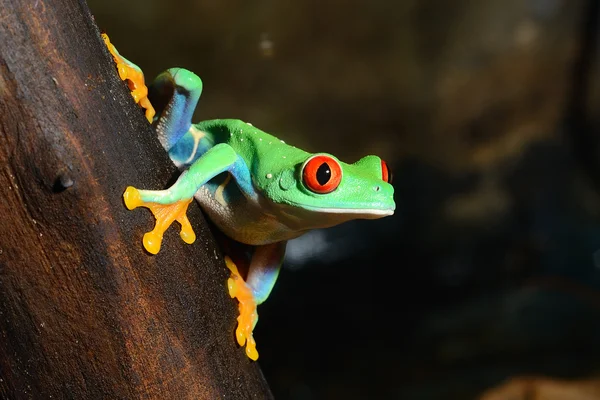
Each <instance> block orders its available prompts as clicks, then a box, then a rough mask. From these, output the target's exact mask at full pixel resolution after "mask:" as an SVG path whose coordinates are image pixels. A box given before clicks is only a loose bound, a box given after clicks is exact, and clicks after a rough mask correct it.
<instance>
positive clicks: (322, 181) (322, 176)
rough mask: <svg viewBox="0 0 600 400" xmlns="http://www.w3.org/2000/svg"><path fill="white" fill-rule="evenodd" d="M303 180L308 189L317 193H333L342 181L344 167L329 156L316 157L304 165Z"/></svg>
mask: <svg viewBox="0 0 600 400" xmlns="http://www.w3.org/2000/svg"><path fill="white" fill-rule="evenodd" d="M302 179H303V180H304V184H305V185H306V187H307V188H309V189H310V190H311V191H313V192H315V193H319V194H325V193H331V192H333V191H334V190H335V189H337V187H338V186H339V184H340V182H341V180H342V167H340V164H339V163H338V162H337V161H336V160H334V159H333V158H331V157H329V156H325V155H319V156H314V157H313V158H311V159H310V160H308V161H307V162H306V164H304V169H303V171H302Z"/></svg>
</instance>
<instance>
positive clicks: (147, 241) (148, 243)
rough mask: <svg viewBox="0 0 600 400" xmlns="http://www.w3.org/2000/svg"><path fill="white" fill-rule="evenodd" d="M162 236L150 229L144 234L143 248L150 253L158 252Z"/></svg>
mask: <svg viewBox="0 0 600 400" xmlns="http://www.w3.org/2000/svg"><path fill="white" fill-rule="evenodd" d="M162 239H163V236H162V235H161V234H159V233H157V232H154V231H151V232H146V233H145V234H144V239H143V242H144V248H145V249H146V250H147V251H148V253H150V254H158V252H159V251H160V245H161V244H162Z"/></svg>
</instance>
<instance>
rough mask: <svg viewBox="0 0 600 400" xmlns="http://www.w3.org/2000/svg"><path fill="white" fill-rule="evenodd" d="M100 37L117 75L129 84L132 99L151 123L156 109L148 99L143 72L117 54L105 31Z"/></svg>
mask: <svg viewBox="0 0 600 400" xmlns="http://www.w3.org/2000/svg"><path fill="white" fill-rule="evenodd" d="M102 39H103V40H104V44H106V47H107V48H108V51H109V52H110V54H111V55H112V56H113V60H114V61H115V64H116V65H117V71H118V72H119V77H120V78H121V80H122V81H125V80H126V81H127V86H129V90H130V91H131V95H132V96H133V100H134V101H135V102H136V103H137V104H139V105H140V106H141V107H142V108H144V109H145V110H146V111H145V115H146V119H147V120H148V122H150V123H152V120H153V119H154V115H155V114H156V111H154V107H152V104H150V100H148V87H146V83H145V81H144V73H143V72H142V70H141V69H139V67H138V66H137V65H135V64H133V63H132V62H130V61H129V60H127V59H126V58H125V57H123V56H121V54H119V52H118V51H117V48H116V47H115V46H114V45H113V44H112V43H111V42H110V39H109V38H108V35H107V34H106V33H103V34H102Z"/></svg>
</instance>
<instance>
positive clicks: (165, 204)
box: [123, 143, 257, 254]
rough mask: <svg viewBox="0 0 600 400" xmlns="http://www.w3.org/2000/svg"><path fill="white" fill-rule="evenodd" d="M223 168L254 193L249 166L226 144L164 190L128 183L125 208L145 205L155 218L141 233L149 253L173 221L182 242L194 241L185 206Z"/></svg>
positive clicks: (243, 188)
mask: <svg viewBox="0 0 600 400" xmlns="http://www.w3.org/2000/svg"><path fill="white" fill-rule="evenodd" d="M225 171H228V172H229V173H230V174H231V175H232V176H233V177H234V178H235V181H236V182H237V184H238V186H239V187H240V189H241V190H242V192H244V193H245V194H246V195H247V196H249V197H251V198H255V197H256V196H257V194H256V192H255V191H254V188H253V186H252V181H251V178H250V171H249V170H248V167H247V166H246V164H245V163H244V161H243V160H242V159H241V158H240V157H239V156H238V155H237V153H236V152H235V151H234V150H233V148H232V147H231V146H229V145H228V144H225V143H220V144H218V145H216V146H215V147H213V148H211V149H210V150H208V151H207V152H206V153H205V154H204V155H202V156H201V157H200V158H199V159H198V160H196V161H195V162H194V163H193V164H192V165H191V167H190V168H189V169H188V170H186V171H184V172H183V174H181V176H180V177H179V179H177V182H175V183H174V184H173V186H171V187H170V188H168V189H166V190H138V189H136V188H134V187H133V186H129V187H128V188H127V190H126V191H125V193H124V194H123V198H124V199H125V205H126V206H127V208H129V209H130V210H133V209H134V208H137V207H147V208H149V209H150V211H152V213H153V214H154V216H155V218H156V224H155V226H154V229H153V230H152V231H151V232H147V233H146V234H145V235H144V247H145V248H146V250H148V251H149V252H150V253H152V254H156V253H158V251H159V250H160V245H161V242H162V237H163V233H164V232H165V230H166V229H167V228H168V227H169V226H170V225H171V224H172V223H173V221H177V222H179V223H180V224H181V233H180V235H181V238H182V239H183V241H185V242H186V243H193V242H194V241H195V240H196V235H195V234H194V231H193V230H192V227H191V225H190V222H189V220H188V219H187V216H186V212H187V206H188V205H189V203H190V202H191V201H192V199H193V198H194V194H195V193H196V192H197V191H198V189H200V187H201V186H202V185H204V184H205V183H206V182H208V181H209V180H210V179H212V178H214V177H215V176H217V175H218V174H220V173H222V172H225Z"/></svg>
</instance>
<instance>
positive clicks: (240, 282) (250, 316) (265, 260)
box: [225, 241, 286, 360]
mask: <svg viewBox="0 0 600 400" xmlns="http://www.w3.org/2000/svg"><path fill="white" fill-rule="evenodd" d="M285 246H286V242H285V241H283V242H278V243H272V244H267V245H263V246H258V247H256V249H255V251H254V254H253V255H252V259H251V261H250V267H249V270H248V277H247V278H246V281H244V279H243V278H242V277H241V275H240V273H239V272H238V269H237V267H236V265H235V264H234V263H233V261H231V259H230V258H229V257H225V264H226V265H227V268H229V270H230V271H231V277H230V278H229V280H228V281H227V286H228V287H229V295H230V296H231V297H232V298H233V297H235V298H237V300H238V302H239V305H238V310H239V312H240V315H239V316H238V319H237V320H238V326H237V328H236V330H235V337H236V339H237V342H238V344H239V345H240V346H243V345H244V344H245V345H246V355H247V356H248V357H249V358H250V359H252V360H256V359H258V351H257V350H256V342H255V341H254V337H253V335H252V331H253V330H254V327H255V326H256V323H257V322H258V313H257V311H256V306H257V305H259V304H261V303H262V302H263V301H265V300H266V299H267V297H268V296H269V294H270V293H271V289H273V285H274V284H275V281H276V280H277V276H278V275H279V270H280V269H281V263H282V262H283V256H284V254H285Z"/></svg>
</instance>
